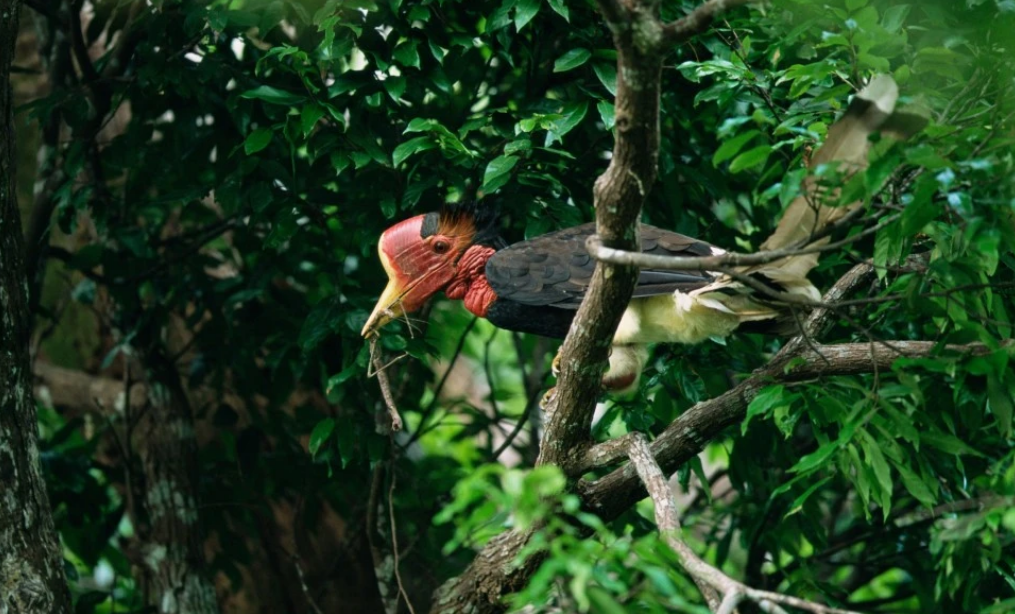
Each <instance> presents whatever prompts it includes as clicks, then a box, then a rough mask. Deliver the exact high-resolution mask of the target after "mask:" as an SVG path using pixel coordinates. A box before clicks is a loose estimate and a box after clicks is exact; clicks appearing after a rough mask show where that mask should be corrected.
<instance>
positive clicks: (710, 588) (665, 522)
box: [627, 435, 857, 614]
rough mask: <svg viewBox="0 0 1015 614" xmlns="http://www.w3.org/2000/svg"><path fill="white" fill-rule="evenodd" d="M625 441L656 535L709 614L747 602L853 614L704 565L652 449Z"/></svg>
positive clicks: (726, 612)
mask: <svg viewBox="0 0 1015 614" xmlns="http://www.w3.org/2000/svg"><path fill="white" fill-rule="evenodd" d="M627 441H628V457H629V458H630V459H631V464H632V465H633V466H634V468H635V471H637V473H638V477H639V478H640V479H641V481H642V483H643V484H644V485H645V489H646V490H647V491H648V494H649V496H650V497H651V498H652V502H653V503H654V504H655V516H656V524H658V525H659V532H660V534H661V535H662V537H663V539H664V540H665V541H666V544H667V545H669V547H670V548H671V549H673V552H675V553H676V555H677V558H678V559H680V564H681V565H682V566H683V568H684V570H685V571H687V573H688V574H690V575H691V578H692V579H693V580H694V583H695V584H697V585H698V587H699V588H700V589H701V590H702V593H703V594H704V595H705V599H706V601H707V602H708V604H709V608H710V609H711V610H712V611H713V612H716V613H717V614H731V613H732V612H733V611H734V609H735V608H736V606H737V604H738V603H740V602H742V601H744V600H747V601H753V602H755V603H757V604H758V605H759V606H760V607H761V609H762V610H764V611H767V612H779V611H780V610H781V608H779V607H778V606H779V605H788V606H792V607H794V608H797V609H800V610H806V611H808V612H815V613H816V614H857V613H856V612H853V611H851V610H840V609H837V608H831V607H828V606H824V605H821V604H820V603H814V602H813V601H807V600H806V599H799V598H797V597H791V596H789V595H783V594H781V593H773V592H769V591H761V590H757V589H754V588H751V587H749V586H747V585H746V584H744V583H742V582H739V581H737V580H734V579H733V578H731V577H729V576H727V575H726V574H724V573H723V572H722V571H721V570H719V569H718V568H717V567H715V566H713V565H710V564H709V563H707V562H706V561H705V560H704V559H702V558H701V557H700V556H698V554H697V553H696V552H695V551H694V550H692V549H691V547H690V546H689V545H687V542H685V541H684V539H683V537H681V530H680V520H679V518H678V516H677V505H676V502H675V501H674V499H673V492H672V491H671V490H670V485H669V483H668V482H667V480H666V477H665V476H664V475H663V472H662V470H661V469H660V468H659V464H658V463H657V462H656V459H655V457H654V456H653V455H652V450H651V449H650V448H649V445H648V442H647V441H646V440H645V437H644V436H641V435H634V436H632V437H630V438H629V439H628V440H627ZM717 594H718V595H719V596H721V597H722V600H721V601H720V600H719V599H718V598H717V597H716V595H717ZM772 606H776V607H772Z"/></svg>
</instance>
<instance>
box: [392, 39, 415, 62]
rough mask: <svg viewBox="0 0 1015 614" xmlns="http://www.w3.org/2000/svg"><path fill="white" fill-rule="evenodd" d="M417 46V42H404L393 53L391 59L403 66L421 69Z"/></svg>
mask: <svg viewBox="0 0 1015 614" xmlns="http://www.w3.org/2000/svg"><path fill="white" fill-rule="evenodd" d="M416 45H417V43H416V41H412V40H410V41H402V42H401V43H398V46H397V47H395V50H394V51H392V52H391V57H392V58H393V59H394V60H395V61H396V62H398V63H399V64H401V65H402V66H411V67H413V68H419V66H420V64H419V51H418V50H417V49H416Z"/></svg>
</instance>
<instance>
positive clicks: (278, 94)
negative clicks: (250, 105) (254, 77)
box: [240, 85, 306, 107]
mask: <svg viewBox="0 0 1015 614" xmlns="http://www.w3.org/2000/svg"><path fill="white" fill-rule="evenodd" d="M240 98H251V99H255V100H263V101H264V102H267V103H269V104H278V105H283V106H287V107H292V106H296V105H298V104H300V103H302V102H303V101H305V100H306V96H301V95H299V94H294V93H292V92H287V91H285V90H280V89H278V88H277V87H272V86H270V85H259V86H257V87H255V88H254V89H252V90H247V91H245V92H243V93H242V94H240Z"/></svg>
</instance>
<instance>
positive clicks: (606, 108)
mask: <svg viewBox="0 0 1015 614" xmlns="http://www.w3.org/2000/svg"><path fill="white" fill-rule="evenodd" d="M596 109H598V110H599V117H600V118H601V119H602V120H603V126H604V127H605V128H606V129H607V130H613V125H614V124H615V123H616V117H615V116H614V113H615V109H614V108H613V103H612V102H610V101H608V100H600V101H599V102H597V103H596Z"/></svg>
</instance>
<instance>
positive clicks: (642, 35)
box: [537, 2, 664, 473]
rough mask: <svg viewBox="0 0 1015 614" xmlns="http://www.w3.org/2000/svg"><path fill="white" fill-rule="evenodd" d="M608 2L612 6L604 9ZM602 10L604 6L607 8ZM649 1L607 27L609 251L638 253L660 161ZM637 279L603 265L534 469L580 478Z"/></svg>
mask: <svg viewBox="0 0 1015 614" xmlns="http://www.w3.org/2000/svg"><path fill="white" fill-rule="evenodd" d="M603 4H604V5H605V4H608V3H603ZM604 9H605V7H604ZM655 12H656V9H655V7H654V6H651V3H648V2H646V3H643V4H642V3H635V7H634V8H632V9H621V13H622V14H618V15H613V14H611V13H612V12H611V11H609V10H604V13H606V14H607V21H608V23H609V25H610V29H611V30H612V31H613V40H614V44H615V45H616V47H617V98H616V104H615V109H616V110H615V117H616V124H615V125H616V133H615V142H614V147H613V157H612V159H611V160H610V165H609V167H608V168H607V169H606V172H605V173H603V174H602V175H601V176H600V177H599V178H598V179H597V180H596V184H595V188H594V190H593V195H594V198H595V207H596V234H597V235H598V236H599V238H600V239H601V240H602V242H603V244H604V245H606V246H607V247H612V248H615V249H621V250H630V251H640V249H639V241H638V217H639V215H640V214H641V206H642V203H643V202H644V201H645V197H646V196H647V195H648V191H649V189H650V188H651V187H652V185H653V184H654V183H655V180H656V175H657V174H658V159H659V89H660V72H661V70H662V61H663V53H664V48H663V46H662V45H661V40H662V28H663V25H662V23H661V22H660V21H659V19H658V17H657V16H656V14H655ZM637 279H638V269H637V267H634V266H630V265H618V264H612V263H605V262H600V263H598V264H597V265H596V271H595V273H594V274H593V276H592V283H591V285H590V286H589V291H588V293H587V294H586V296H585V300H584V301H582V305H581V307H580V308H579V309H578V313H577V314H576V315H575V318H574V322H573V323H572V324H571V330H570V331H569V332H568V335H567V339H566V340H565V341H564V345H563V347H562V348H561V361H560V367H561V373H560V378H559V379H558V382H557V395H556V398H555V399H554V400H553V401H552V402H551V403H550V405H549V406H548V407H547V408H546V414H547V420H546V428H545V431H544V433H543V441H542V445H541V446H540V454H539V460H538V461H537V464H540V465H543V464H554V465H559V466H560V467H561V468H563V469H564V471H565V473H580V471H581V462H580V460H581V459H582V457H583V456H584V451H585V449H587V448H588V446H589V445H590V441H591V440H590V439H589V436H590V435H589V434H590V427H591V424H592V413H593V411H594V409H595V404H596V399H597V397H598V396H599V392H600V388H601V385H600V381H601V378H602V374H603V371H604V370H605V368H606V365H607V358H608V350H609V348H610V345H611V342H612V339H613V333H614V332H615V331H616V330H617V324H618V323H619V322H620V318H621V316H623V314H624V309H625V308H626V306H627V303H628V302H629V301H630V299H631V293H632V292H633V291H634V286H635V283H636V281H637Z"/></svg>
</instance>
